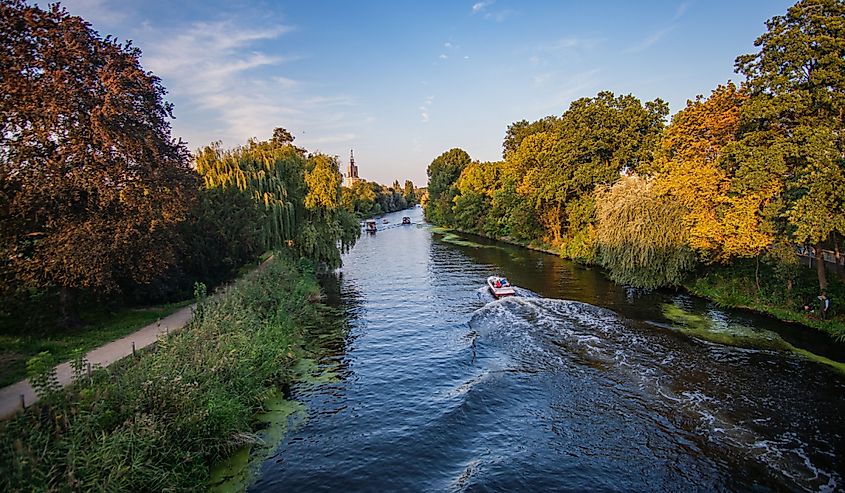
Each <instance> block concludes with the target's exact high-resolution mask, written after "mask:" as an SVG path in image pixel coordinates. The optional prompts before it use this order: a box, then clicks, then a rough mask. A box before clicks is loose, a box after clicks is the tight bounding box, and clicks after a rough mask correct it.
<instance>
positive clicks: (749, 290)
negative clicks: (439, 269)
mask: <svg viewBox="0 0 845 493" xmlns="http://www.w3.org/2000/svg"><path fill="white" fill-rule="evenodd" d="M433 231H434V232H435V233H438V234H441V235H444V241H447V242H449V243H453V244H458V245H464V246H472V245H468V244H467V243H471V242H467V241H466V240H462V239H460V238H457V237H455V238H454V239H450V238H449V237H448V235H450V234H454V233H460V234H468V235H474V236H480V237H482V238H488V239H491V240H495V241H500V242H503V243H507V244H510V245H514V246H519V247H522V248H527V249H529V250H535V251H538V252H543V253H547V254H549V255H555V256H559V257H564V258H566V257H565V256H564V255H562V254H561V252H560V251H556V250H555V249H554V248H553V247H552V246H550V245H541V244H535V243H528V242H520V241H517V240H514V239H512V238H504V237H502V238H497V237H493V236H489V235H484V234H480V233H477V232H474V231H465V230H461V229H456V228H445V227H442V226H434V227H433ZM570 260H572V261H574V262H578V263H582V264H583V263H584V261H583V259H570ZM587 265H591V266H594V267H598V266H597V265H595V264H587ZM679 288H681V289H684V290H685V291H687V292H688V293H690V294H692V295H694V296H698V297H700V298H704V299H707V300H710V301H712V302H714V303H716V304H717V305H719V306H721V307H724V308H735V309H742V310H750V311H753V312H756V313H760V314H763V315H767V316H770V317H774V318H776V319H778V320H781V321H784V322H791V323H796V324H800V325H803V326H805V327H809V328H812V329H816V330H818V331H821V332H824V333H826V334H828V335H830V336H831V337H833V338H834V339H836V340H837V341H845V314H843V313H840V312H842V310H838V311H834V313H833V314H832V316H831V317H830V318H829V319H828V320H821V319H819V318H818V317H816V316H814V315H813V314H807V313H803V312H800V311H796V310H795V309H790V308H789V307H787V306H785V305H779V304H776V303H773V302H772V301H771V300H765V299H761V298H760V297H759V296H755V291H757V289H756V286H755V283H754V281H753V280H751V281H748V280H747V279H744V278H742V277H741V276H740V275H738V274H736V273H734V274H731V273H730V271H729V270H728V269H724V270H722V271H719V272H718V273H717V275H713V273H709V275H707V276H702V277H698V278H695V279H690V280H689V281H687V282H686V283H684V285H682V286H679ZM813 289H817V286H815V287H814V288H813ZM799 296H800V295H799ZM803 296H804V297H805V298H808V300H811V299H812V296H809V295H808V294H806V293H804V294H803ZM834 299H837V300H843V301H845V297H842V296H836V297H835V298H834ZM793 304H794V303H793Z"/></svg>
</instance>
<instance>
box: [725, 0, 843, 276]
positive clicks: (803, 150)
mask: <svg viewBox="0 0 845 493" xmlns="http://www.w3.org/2000/svg"><path fill="white" fill-rule="evenodd" d="M766 26H767V28H768V30H767V32H766V33H764V34H763V35H762V36H760V37H759V38H757V40H756V41H755V43H754V44H755V46H758V47H759V52H757V53H755V54H748V55H742V56H740V57H738V58H737V59H736V67H737V70H738V71H739V72H741V73H742V74H743V75H745V76H746V78H747V80H748V81H747V85H748V88H749V91H750V94H751V98H750V101H749V103H748V104H747V105H746V107H745V110H744V111H743V119H744V123H745V125H746V126H747V127H748V129H749V130H748V132H747V134H746V136H745V137H744V138H743V139H742V141H741V144H742V145H743V146H745V147H747V148H749V149H750V150H751V151H754V152H757V153H759V154H762V155H765V156H766V157H767V158H768V159H767V161H769V162H772V163H779V166H780V167H781V170H778V171H781V172H782V174H783V176H785V177H788V179H787V180H786V182H785V185H784V186H785V190H784V194H783V196H784V199H785V200H784V208H785V215H784V217H785V219H786V221H787V224H785V225H784V226H783V229H784V231H785V232H786V233H788V234H790V235H791V238H792V239H793V241H795V242H798V243H810V244H814V245H819V244H820V243H821V242H824V241H826V240H827V239H828V238H829V236H830V235H831V234H832V233H835V234H838V235H843V234H845V161H844V160H843V156H845V119H843V117H842V115H843V114H844V113H845V4H843V3H842V2H841V1H837V0H801V1H799V2H798V3H796V4H795V5H794V6H792V7H790V8H789V9H788V10H787V12H786V15H783V16H775V17H773V18H772V19H770V20H769V21H767V22H766ZM751 151H749V152H751ZM817 248H818V246H817ZM820 265H821V266H822V267H820V268H819V270H818V276H819V287H820V289H821V290H824V289H825V288H826V284H827V282H826V276H825V271H824V268H823V265H824V264H823V263H822V264H820Z"/></svg>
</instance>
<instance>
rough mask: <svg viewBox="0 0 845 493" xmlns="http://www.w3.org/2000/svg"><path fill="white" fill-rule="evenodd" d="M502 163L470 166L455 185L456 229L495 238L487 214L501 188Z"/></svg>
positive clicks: (454, 212) (453, 209)
mask: <svg viewBox="0 0 845 493" xmlns="http://www.w3.org/2000/svg"><path fill="white" fill-rule="evenodd" d="M499 174H500V163H489V162H486V163H481V162H478V161H474V162H472V163H470V164H468V165H467V166H466V167H465V168H464V169H463V171H462V172H461V176H460V177H458V180H457V181H456V182H455V190H456V194H455V197H454V199H452V202H453V203H454V205H453V207H452V214H453V217H454V218H455V225H456V226H458V227H459V228H461V229H464V230H469V231H475V232H478V233H481V234H495V229H496V228H495V227H493V226H488V224H487V222H488V213H489V212H490V206H491V202H492V197H493V193H494V192H495V191H496V189H497V188H499V185H500V184H499V181H500V179H499Z"/></svg>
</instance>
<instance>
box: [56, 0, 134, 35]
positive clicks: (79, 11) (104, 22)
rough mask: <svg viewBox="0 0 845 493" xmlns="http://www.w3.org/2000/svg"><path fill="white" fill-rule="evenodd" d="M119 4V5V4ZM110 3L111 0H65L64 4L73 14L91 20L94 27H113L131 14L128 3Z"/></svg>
mask: <svg viewBox="0 0 845 493" xmlns="http://www.w3.org/2000/svg"><path fill="white" fill-rule="evenodd" d="M118 5H119V6H118ZM118 5H114V4H110V2H109V0H64V1H63V2H62V6H63V7H66V8H67V11H68V12H69V13H70V14H71V15H78V16H79V17H82V18H83V19H85V20H86V21H88V22H90V23H91V24H92V25H93V26H94V29H97V28H99V27H113V26H115V25H116V24H119V23H121V22H123V21H124V20H125V19H126V18H128V17H129V16H130V12H129V11H127V10H126V9H125V7H126V5H125V4H121V3H118Z"/></svg>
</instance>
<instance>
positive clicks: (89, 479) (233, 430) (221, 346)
mask: <svg viewBox="0 0 845 493" xmlns="http://www.w3.org/2000/svg"><path fill="white" fill-rule="evenodd" d="M318 297H319V285H318V284H317V281H316V278H315V275H314V269H313V266H312V265H311V264H310V263H308V262H303V261H293V260H290V259H283V258H279V257H276V259H275V260H274V261H272V262H271V263H270V264H269V265H268V266H267V268H265V269H261V270H258V271H256V272H255V273H253V274H251V275H249V276H247V277H246V278H244V279H241V280H239V281H237V282H236V283H235V284H234V285H233V286H231V287H229V288H228V289H227V290H226V291H225V292H223V293H221V294H220V295H216V296H212V297H209V298H206V299H204V300H203V301H202V302H200V303H199V304H198V305H197V309H196V313H195V315H194V317H193V319H192V320H191V322H190V323H189V324H188V326H187V327H185V328H184V329H183V330H180V331H178V332H174V333H171V334H170V335H169V336H168V337H166V338H164V339H161V340H160V341H159V342H158V344H156V346H155V348H154V349H152V350H149V351H142V352H140V354H139V356H138V357H137V358H125V359H124V360H121V361H120V362H118V363H116V364H114V365H112V366H109V367H107V368H103V369H99V370H97V371H95V372H94V375H93V378H92V379H91V380H90V381H89V380H88V379H86V378H82V379H81V380H80V381H77V382H76V384H75V385H74V386H72V387H70V388H68V389H67V390H65V391H47V392H42V399H41V400H40V401H39V402H38V403H37V404H35V405H33V406H31V407H30V408H29V409H28V411H27V412H26V413H24V414H19V415H17V416H16V417H14V418H12V419H10V420H9V421H7V422H5V423H3V424H0V491H65V490H67V491H114V492H120V491H196V490H205V489H207V488H208V486H209V482H210V474H209V469H210V466H211V465H213V464H216V463H219V462H220V461H222V460H223V459H225V458H226V457H229V456H230V455H232V454H233V453H235V452H237V451H239V450H242V448H243V446H244V445H248V444H250V443H257V441H258V437H257V435H255V433H254V428H255V426H256V424H257V423H256V422H255V419H254V416H255V415H256V413H257V412H259V411H261V410H262V409H264V408H265V407H267V408H269V407H272V406H273V405H274V404H273V399H274V397H275V396H277V395H278V389H279V388H280V387H281V386H284V385H289V384H290V382H291V381H293V380H294V379H295V378H296V364H297V362H298V361H300V359H301V357H302V355H303V353H304V352H305V351H306V350H305V349H303V348H304V347H305V346H306V344H305V342H304V341H305V336H306V334H308V333H310V332H311V331H314V330H319V328H321V327H326V326H329V325H331V323H332V320H330V319H329V318H327V317H326V313H333V312H331V311H330V310H329V309H327V308H324V307H323V306H322V305H320V304H318V303H312V302H310V301H309V300H314V299H316V298H318Z"/></svg>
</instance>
